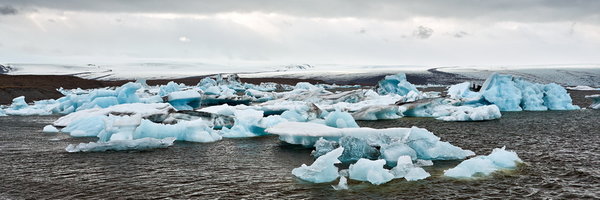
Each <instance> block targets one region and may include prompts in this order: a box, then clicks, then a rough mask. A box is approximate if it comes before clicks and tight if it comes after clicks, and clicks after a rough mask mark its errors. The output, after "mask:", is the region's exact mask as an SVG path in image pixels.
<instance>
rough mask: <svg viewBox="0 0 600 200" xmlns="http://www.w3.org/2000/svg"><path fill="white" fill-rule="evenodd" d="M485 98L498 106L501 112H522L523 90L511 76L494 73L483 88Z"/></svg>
mask: <svg viewBox="0 0 600 200" xmlns="http://www.w3.org/2000/svg"><path fill="white" fill-rule="evenodd" d="M481 91H482V95H483V98H484V99H485V100H487V101H489V102H490V103H493V104H495V105H497V106H498V107H499V108H500V110H501V111H521V110H523V109H522V108H521V106H520V104H521V99H522V98H523V97H522V96H521V90H519V88H517V86H515V83H514V82H513V81H512V76H511V75H504V74H497V73H493V74H492V75H490V77H488V79H487V80H485V82H484V83H483V86H482V87H481Z"/></svg>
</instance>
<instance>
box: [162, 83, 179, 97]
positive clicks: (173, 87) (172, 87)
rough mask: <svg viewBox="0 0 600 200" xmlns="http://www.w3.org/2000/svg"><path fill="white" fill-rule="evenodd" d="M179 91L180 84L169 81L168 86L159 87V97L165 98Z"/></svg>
mask: <svg viewBox="0 0 600 200" xmlns="http://www.w3.org/2000/svg"><path fill="white" fill-rule="evenodd" d="M179 90H180V88H179V84H177V83H175V82H173V81H169V82H168V83H167V85H161V86H160V87H159V90H158V95H159V96H161V97H164V96H167V95H169V94H171V93H172V92H177V91H179Z"/></svg>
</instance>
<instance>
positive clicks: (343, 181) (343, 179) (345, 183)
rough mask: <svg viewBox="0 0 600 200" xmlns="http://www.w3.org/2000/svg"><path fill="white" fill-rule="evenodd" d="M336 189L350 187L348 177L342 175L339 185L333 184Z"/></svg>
mask: <svg viewBox="0 0 600 200" xmlns="http://www.w3.org/2000/svg"><path fill="white" fill-rule="evenodd" d="M331 187H333V189H334V190H347V189H348V179H346V177H344V176H340V182H339V183H338V184H337V185H332V186H331Z"/></svg>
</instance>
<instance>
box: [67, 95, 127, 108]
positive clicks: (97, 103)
mask: <svg viewBox="0 0 600 200" xmlns="http://www.w3.org/2000/svg"><path fill="white" fill-rule="evenodd" d="M117 104H119V100H118V99H117V97H97V98H94V100H92V101H90V102H86V103H84V104H83V105H81V106H79V107H77V111H79V110H86V109H91V108H108V107H110V106H114V105H117Z"/></svg>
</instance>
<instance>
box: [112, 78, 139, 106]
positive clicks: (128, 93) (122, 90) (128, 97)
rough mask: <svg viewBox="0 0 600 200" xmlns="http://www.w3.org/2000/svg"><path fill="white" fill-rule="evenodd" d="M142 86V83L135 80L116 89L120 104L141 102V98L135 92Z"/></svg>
mask: <svg viewBox="0 0 600 200" xmlns="http://www.w3.org/2000/svg"><path fill="white" fill-rule="evenodd" d="M140 88H142V85H141V84H139V83H133V82H129V83H125V84H124V85H122V86H121V87H119V88H117V90H115V91H116V92H117V100H118V101H119V104H125V103H138V102H140V98H139V97H138V96H137V95H136V93H135V92H136V91H137V90H138V89H140Z"/></svg>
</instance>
